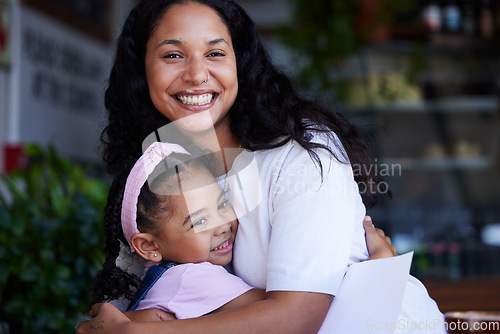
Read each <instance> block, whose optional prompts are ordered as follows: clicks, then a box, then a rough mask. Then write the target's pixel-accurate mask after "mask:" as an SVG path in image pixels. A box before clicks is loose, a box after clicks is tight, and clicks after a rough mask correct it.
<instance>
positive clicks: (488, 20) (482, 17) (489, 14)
mask: <svg viewBox="0 0 500 334" xmlns="http://www.w3.org/2000/svg"><path fill="white" fill-rule="evenodd" d="M479 31H480V33H481V37H482V38H483V39H486V40H489V39H492V38H493V36H494V34H495V20H494V14H493V6H492V4H491V1H490V0H482V2H481V10H480V13H479Z"/></svg>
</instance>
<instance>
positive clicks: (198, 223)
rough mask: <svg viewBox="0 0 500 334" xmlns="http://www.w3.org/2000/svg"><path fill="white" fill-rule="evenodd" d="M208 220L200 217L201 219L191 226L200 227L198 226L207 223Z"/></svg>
mask: <svg viewBox="0 0 500 334" xmlns="http://www.w3.org/2000/svg"><path fill="white" fill-rule="evenodd" d="M207 222H208V220H207V219H205V218H201V219H198V220H197V221H195V222H194V223H193V225H192V227H194V228H200V227H203V226H205V225H206V224H207Z"/></svg>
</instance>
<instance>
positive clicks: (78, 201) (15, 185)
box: [0, 145, 108, 333]
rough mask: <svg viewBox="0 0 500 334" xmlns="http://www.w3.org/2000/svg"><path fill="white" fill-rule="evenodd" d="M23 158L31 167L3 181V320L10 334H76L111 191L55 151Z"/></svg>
mask: <svg viewBox="0 0 500 334" xmlns="http://www.w3.org/2000/svg"><path fill="white" fill-rule="evenodd" d="M26 154H27V156H28V157H29V159H30V161H31V163H30V166H29V168H27V169H20V170H17V171H15V172H13V173H12V174H11V175H8V176H2V177H1V181H2V186H3V187H2V188H4V189H0V190H3V192H0V296H1V300H0V320H3V321H7V322H8V323H9V325H10V327H11V332H12V333H21V332H24V333H72V332H74V330H75V326H76V324H77V322H78V320H80V319H81V317H82V315H84V314H86V313H87V311H88V305H87V303H86V297H87V291H88V287H89V285H90V282H91V279H92V277H93V276H94V275H95V274H96V272H97V270H98V269H99V268H100V266H101V264H102V263H103V261H104V255H103V251H102V249H103V245H104V233H103V230H102V218H103V210H104V205H105V202H106V196H107V190H108V185H107V183H106V182H104V181H102V180H99V179H97V178H91V177H88V176H87V175H86V172H85V170H84V168H83V167H82V166H79V165H77V164H74V163H72V162H70V161H69V160H67V159H65V158H63V157H62V156H60V155H58V154H57V152H56V150H55V149H54V148H52V147H49V148H48V149H46V150H42V149H41V148H40V147H39V146H37V145H27V146H26Z"/></svg>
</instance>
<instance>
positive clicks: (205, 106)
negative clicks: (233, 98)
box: [172, 93, 219, 111]
mask: <svg viewBox="0 0 500 334" xmlns="http://www.w3.org/2000/svg"><path fill="white" fill-rule="evenodd" d="M176 95H177V94H176ZM176 95H173V96H172V98H173V99H174V100H175V101H176V102H177V103H178V104H179V105H180V106H182V108H184V109H187V110H190V111H202V110H206V109H210V108H212V107H213V105H214V104H215V101H217V99H218V97H219V94H217V93H214V97H213V99H212V100H211V101H210V102H209V103H206V104H202V105H194V104H185V103H182V102H181V101H179V100H178V99H177V96H176ZM180 95H201V94H192V93H191V94H180Z"/></svg>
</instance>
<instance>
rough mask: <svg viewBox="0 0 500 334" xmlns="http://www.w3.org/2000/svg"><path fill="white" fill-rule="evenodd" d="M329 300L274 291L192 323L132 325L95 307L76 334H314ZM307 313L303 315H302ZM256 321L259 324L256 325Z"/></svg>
mask: <svg viewBox="0 0 500 334" xmlns="http://www.w3.org/2000/svg"><path fill="white" fill-rule="evenodd" d="M331 300H332V298H331V296H329V295H325V294H321V293H310V292H294V291H274V292H269V293H267V296H266V299H265V300H262V301H258V302H255V303H252V304H249V305H246V306H242V307H239V308H236V309H233V310H230V311H224V312H219V313H214V314H210V315H206V316H203V317H199V318H194V319H183V320H176V321H164V322H132V321H130V320H129V319H128V318H127V317H126V316H125V315H124V314H123V313H121V312H120V311H119V310H118V309H116V308H115V307H114V306H113V305H111V304H108V303H104V304H97V305H95V306H94V307H93V308H92V310H91V312H90V315H91V316H93V317H94V318H93V319H91V320H89V321H85V322H83V323H81V324H80V325H79V326H78V329H77V333H78V334H83V333H99V334H106V333H110V334H111V333H120V334H127V333H138V334H147V333H155V334H156V333H158V334H161V333H176V334H179V333H207V334H210V333H214V334H219V333H242V334H243V333H259V334H261V333H269V332H270V331H273V332H277V329H279V330H278V332H282V333H316V332H317V331H318V330H319V328H320V327H321V324H322V323H323V320H324V318H325V316H326V314H327V312H328V309H329V307H330V303H331ZM304 310H306V312H305V311H304ZM257 319H258V321H257Z"/></svg>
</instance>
